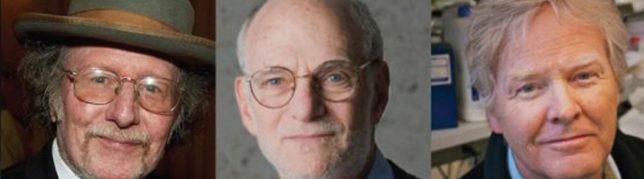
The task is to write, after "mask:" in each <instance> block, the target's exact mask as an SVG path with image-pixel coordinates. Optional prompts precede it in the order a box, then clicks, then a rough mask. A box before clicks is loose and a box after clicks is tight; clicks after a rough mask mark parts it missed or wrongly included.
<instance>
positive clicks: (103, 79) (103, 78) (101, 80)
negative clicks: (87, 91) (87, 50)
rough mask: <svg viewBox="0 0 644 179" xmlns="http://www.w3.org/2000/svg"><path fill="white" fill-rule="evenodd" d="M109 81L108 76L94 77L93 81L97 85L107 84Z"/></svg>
mask: <svg viewBox="0 0 644 179" xmlns="http://www.w3.org/2000/svg"><path fill="white" fill-rule="evenodd" d="M108 80H109V79H108V78H107V77H106V76H94V77H92V79H91V81H92V82H93V83H96V84H105V83H107V81H108Z"/></svg>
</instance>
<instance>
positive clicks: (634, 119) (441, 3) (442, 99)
mask: <svg viewBox="0 0 644 179" xmlns="http://www.w3.org/2000/svg"><path fill="white" fill-rule="evenodd" d="M477 2H478V0H476V1H475V0H434V1H433V2H432V8H431V11H432V15H433V16H432V21H431V29H432V33H431V34H432V37H431V41H432V59H438V60H433V61H432V62H433V63H432V82H433V83H432V104H433V105H432V106H433V108H432V110H433V111H434V112H433V113H432V132H431V133H432V134H431V136H432V137H431V146H432V148H431V153H432V170H431V178H432V179H455V178H460V177H461V176H462V175H464V174H465V173H467V172H468V171H469V170H470V169H471V168H472V167H473V166H475V165H476V164H478V163H479V162H481V161H482V160H483V157H484V154H485V149H486V146H487V145H486V144H487V139H488V138H489V136H490V134H491V131H490V129H489V127H488V123H487V122H486V119H485V112H484V110H483V108H482V107H480V104H479V102H478V94H477V92H476V90H474V89H473V88H472V87H471V86H470V85H469V83H468V82H469V81H470V80H469V72H468V71H467V65H466V63H464V60H463V59H462V56H463V49H464V48H465V43H466V41H467V38H466V37H467V35H466V34H467V33H468V30H467V29H468V27H469V22H470V19H471V17H470V8H472V7H474V6H476V4H477ZM615 3H616V4H617V6H618V8H619V10H620V11H621V13H622V17H623V20H624V22H625V24H626V26H627V28H628V31H629V42H630V44H629V49H628V52H627V53H626V58H627V59H626V60H627V63H628V67H629V70H628V75H627V77H626V79H625V89H624V91H623V92H622V94H621V95H622V96H621V103H620V105H619V109H618V114H619V128H620V129H621V130H622V131H623V132H624V133H627V134H630V135H633V136H637V137H640V138H643V139H644V39H643V38H644V0H615ZM446 56H447V57H448V58H447V59H448V60H449V63H450V64H451V66H448V67H445V66H441V65H440V63H437V65H435V63H434V62H437V61H438V62H440V61H439V60H440V59H441V57H442V58H445V57H446ZM449 67H452V68H451V69H446V68H449ZM445 70H447V71H448V72H444V71H445ZM450 70H451V71H450ZM445 74H450V75H452V76H453V75H455V79H454V81H453V82H454V83H447V84H445V83H434V82H441V81H440V80H443V79H442V78H440V77H442V76H445ZM438 104H441V105H438ZM436 111H441V112H442V113H440V114H439V113H438V112H436Z"/></svg>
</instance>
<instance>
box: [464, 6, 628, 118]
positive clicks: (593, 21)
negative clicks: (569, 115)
mask: <svg viewBox="0 0 644 179" xmlns="http://www.w3.org/2000/svg"><path fill="white" fill-rule="evenodd" d="M544 5H550V6H551V7H552V8H553V9H554V11H555V14H556V15H557V17H564V16H565V17H571V18H572V19H574V20H578V21H581V22H584V23H587V24H590V25H592V26H594V27H597V28H598V29H599V30H600V31H601V33H602V35H603V36H604V39H605V42H606V48H607V50H608V53H609V54H608V55H609V61H610V64H611V66H612V68H613V69H612V70H613V72H614V73H615V78H616V79H615V80H616V81H617V83H618V84H619V86H620V88H621V86H622V81H623V78H624V76H625V73H626V70H627V67H626V61H625V59H624V58H625V57H624V52H625V50H626V48H627V45H628V44H627V43H628V41H627V39H628V33H627V31H626V27H625V26H624V24H623V22H622V19H621V16H620V13H619V11H618V10H617V8H616V7H615V4H614V3H613V2H612V1H611V0H591V1H588V0H483V1H482V2H481V3H480V4H478V5H477V6H476V7H475V8H474V9H473V16H472V17H473V19H472V24H471V28H470V32H469V39H470V40H469V42H468V44H467V47H466V50H465V58H466V59H467V61H468V63H469V69H470V76H471V81H470V82H471V83H472V84H473V85H474V87H475V88H476V89H477V90H478V91H479V93H480V95H481V97H482V99H483V103H484V105H485V106H486V107H488V108H489V107H490V102H491V99H492V96H493V94H494V90H495V85H494V84H495V75H496V70H497V66H498V63H499V59H500V57H501V54H503V50H505V49H504V48H505V46H506V45H507V44H508V43H509V41H510V39H511V38H512V37H521V36H524V35H525V33H526V31H527V28H528V25H529V23H530V22H531V20H532V19H534V16H535V15H536V14H537V12H539V10H540V9H541V8H542V7H543V6H544Z"/></svg>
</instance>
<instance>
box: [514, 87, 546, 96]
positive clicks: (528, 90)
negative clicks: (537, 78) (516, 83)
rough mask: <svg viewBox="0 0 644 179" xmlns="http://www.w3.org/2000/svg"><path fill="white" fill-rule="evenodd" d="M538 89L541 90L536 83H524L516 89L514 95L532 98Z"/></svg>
mask: <svg viewBox="0 0 644 179" xmlns="http://www.w3.org/2000/svg"><path fill="white" fill-rule="evenodd" d="M539 90H541V87H540V86H539V85H538V84H536V83H529V84H524V85H521V86H520V87H519V88H518V89H517V90H516V96H518V97H522V98H532V97H535V96H536V95H537V94H538V92H539Z"/></svg>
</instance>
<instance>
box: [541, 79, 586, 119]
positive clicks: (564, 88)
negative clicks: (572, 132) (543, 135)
mask: <svg viewBox="0 0 644 179" xmlns="http://www.w3.org/2000/svg"><path fill="white" fill-rule="evenodd" d="M570 88H571V87H570V86H569V85H567V84H566V83H565V82H559V83H556V84H554V85H553V87H552V96H553V97H552V99H551V105H550V109H549V112H548V119H549V121H552V122H562V123H569V122H572V121H574V120H576V119H578V118H579V116H580V113H581V107H580V106H579V101H578V98H577V95H576V93H574V91H571V89H570Z"/></svg>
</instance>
